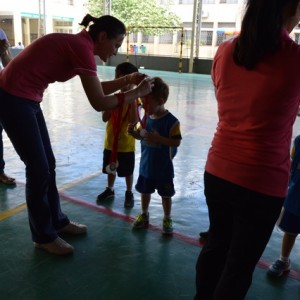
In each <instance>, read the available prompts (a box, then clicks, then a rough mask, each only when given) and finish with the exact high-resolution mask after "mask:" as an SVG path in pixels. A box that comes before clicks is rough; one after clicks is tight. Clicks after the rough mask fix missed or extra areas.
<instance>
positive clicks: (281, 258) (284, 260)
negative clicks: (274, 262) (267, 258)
mask: <svg viewBox="0 0 300 300" xmlns="http://www.w3.org/2000/svg"><path fill="white" fill-rule="evenodd" d="M279 259H280V260H281V261H283V262H285V263H288V262H289V261H290V258H289V257H288V256H287V257H285V256H282V255H280V258H279Z"/></svg>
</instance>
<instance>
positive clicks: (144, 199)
mask: <svg viewBox="0 0 300 300" xmlns="http://www.w3.org/2000/svg"><path fill="white" fill-rule="evenodd" d="M150 200H151V194H141V206H142V213H143V214H147V213H148V209H149V204H150Z"/></svg>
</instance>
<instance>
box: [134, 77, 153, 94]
mask: <svg viewBox="0 0 300 300" xmlns="http://www.w3.org/2000/svg"><path fill="white" fill-rule="evenodd" d="M153 86H154V79H153V78H151V77H146V78H144V79H143V80H142V81H141V83H140V84H139V85H138V86H137V87H136V90H137V93H138V98H140V97H143V96H146V95H148V94H150V93H151V91H152V88H153Z"/></svg>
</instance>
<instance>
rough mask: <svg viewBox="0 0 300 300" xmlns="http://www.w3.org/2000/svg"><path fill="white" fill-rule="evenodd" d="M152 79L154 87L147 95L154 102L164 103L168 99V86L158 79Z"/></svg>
mask: <svg viewBox="0 0 300 300" xmlns="http://www.w3.org/2000/svg"><path fill="white" fill-rule="evenodd" d="M153 79H154V81H153V83H154V86H153V88H152V91H151V93H150V94H149V95H151V96H152V97H153V98H154V99H156V100H160V99H162V100H163V101H164V103H166V102H167V100H168V97H169V86H168V85H167V84H166V83H165V82H164V81H163V80H162V79H161V78H160V77H153Z"/></svg>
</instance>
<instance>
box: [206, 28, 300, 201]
mask: <svg viewBox="0 0 300 300" xmlns="http://www.w3.org/2000/svg"><path fill="white" fill-rule="evenodd" d="M236 41H237V39H236V38H235V39H233V40H230V41H226V42H224V43H223V44H222V45H221V46H220V47H219V49H218V51H217V53H216V56H215V58H214V62H213V67H212V80H213V83H214V86H215V89H216V98H217V102H218V115H219V122H218V125H217V129H216V132H215V135H214V138H213V141H212V145H211V148H210V150H209V153H208V159H207V163H206V167H205V169H206V171H207V172H209V173H211V174H212V175H215V176H218V177H220V178H223V179H225V180H228V181H230V182H233V183H235V184H237V185H240V186H242V187H245V188H248V189H251V190H254V191H256V192H260V193H263V194H266V195H271V196H275V197H285V196H286V193H287V186H288V179H289V169H290V153H289V151H290V145H291V137H292V129H293V124H294V121H295V118H296V116H297V112H298V108H299V101H300V84H299V79H300V46H299V45H298V44H296V43H295V42H294V41H292V40H291V39H290V37H289V35H288V32H287V31H283V32H282V45H281V48H280V50H279V51H277V52H276V53H275V54H272V55H269V56H268V57H267V58H265V59H264V60H263V61H262V62H260V63H259V64H257V66H256V67H255V69H254V70H251V71H247V70H246V69H245V68H244V67H240V66H237V65H236V64H235V63H234V61H233V57H232V53H233V49H234V45H235V43H236Z"/></svg>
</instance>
